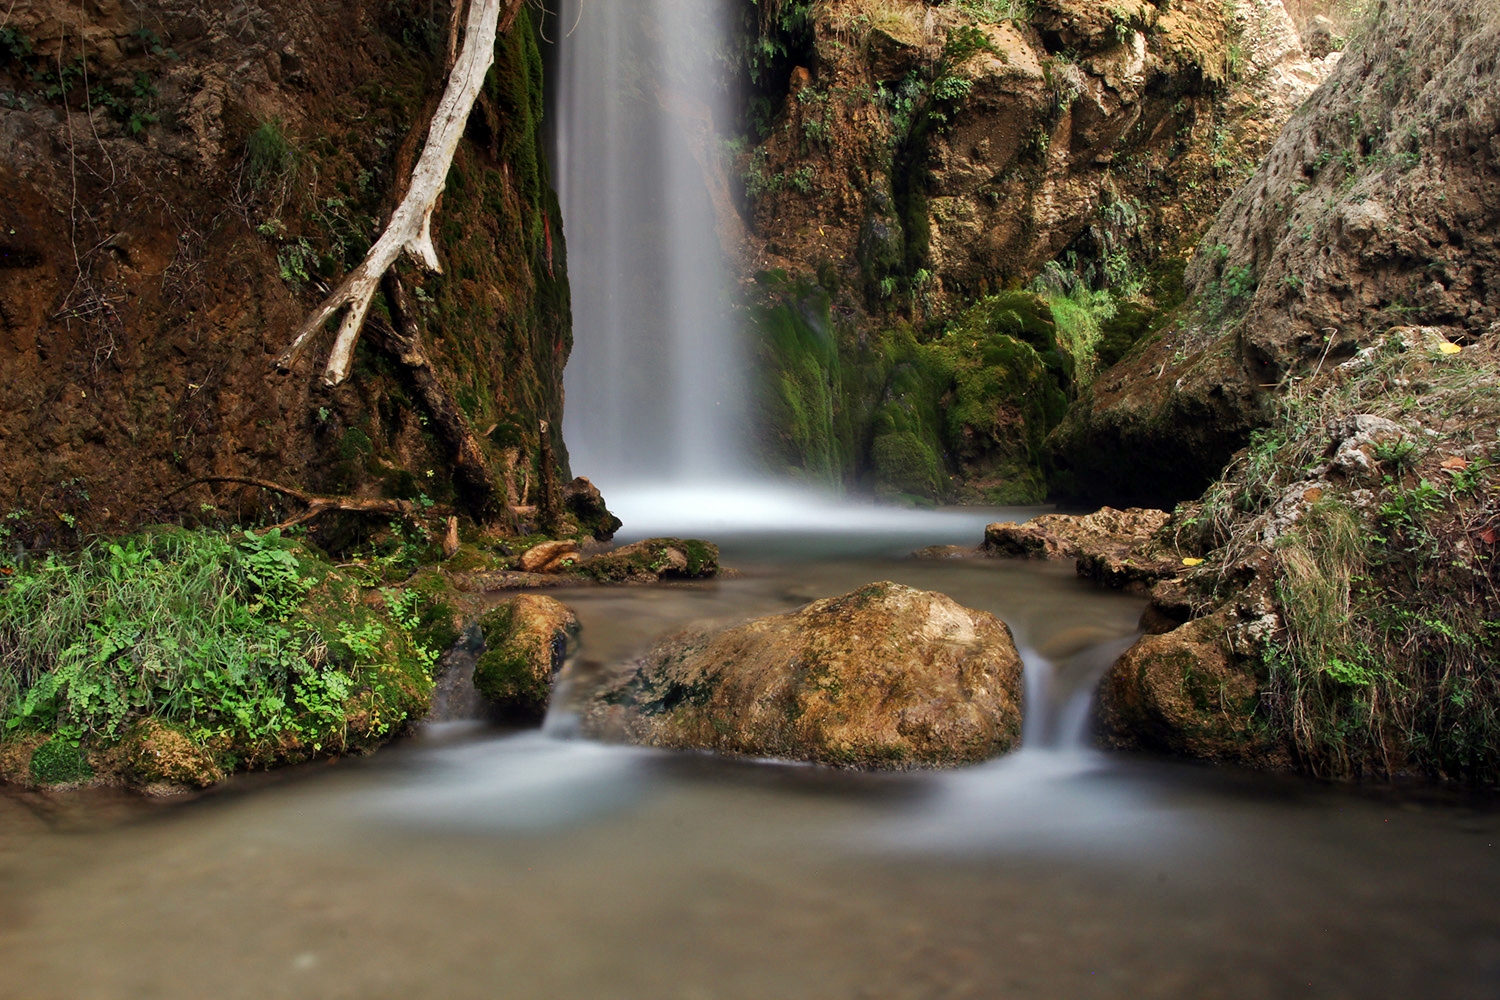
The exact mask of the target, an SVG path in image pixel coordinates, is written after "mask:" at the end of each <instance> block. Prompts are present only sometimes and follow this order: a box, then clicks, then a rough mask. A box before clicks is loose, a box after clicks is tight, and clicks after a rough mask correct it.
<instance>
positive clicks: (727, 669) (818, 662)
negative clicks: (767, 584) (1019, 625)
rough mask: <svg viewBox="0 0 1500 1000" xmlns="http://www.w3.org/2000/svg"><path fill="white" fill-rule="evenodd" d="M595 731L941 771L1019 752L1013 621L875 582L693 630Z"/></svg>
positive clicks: (638, 676) (591, 709) (613, 702)
mask: <svg viewBox="0 0 1500 1000" xmlns="http://www.w3.org/2000/svg"><path fill="white" fill-rule="evenodd" d="M583 722H584V729H585V731H586V732H587V733H589V734H590V735H592V736H595V737H598V738H603V739H609V740H616V741H624V742H631V743H638V744H644V745H648V746H657V747H667V748H672V749H704V750H713V751H715V752H718V753H725V754H737V755H745V756H752V757H780V758H786V759H794V760H810V761H818V762H820V763H826V764H834V765H839V766H844V767H864V768H891V769H900V768H912V767H940V766H949V765H957V764H968V763H973V762H977V761H982V760H985V759H987V758H990V757H994V756H996V755H998V754H1003V753H1006V752H1007V751H1010V750H1012V749H1014V748H1015V747H1016V746H1017V745H1018V744H1019V742H1020V736H1021V659H1020V656H1019V655H1018V654H1017V652H1016V647H1015V643H1014V641H1013V640H1012V638H1011V634H1010V629H1009V628H1008V627H1007V626H1006V625H1005V623H1004V622H1002V621H1000V620H999V619H998V618H996V617H994V616H993V615H990V614H987V613H985V612H981V611H972V610H970V609H968V608H965V607H962V606H960V605H959V604H957V603H955V602H954V601H953V600H952V599H950V598H948V597H945V596H944V595H942V594H934V593H928V592H925V591H920V590H914V589H912V588H910V587H903V586H900V585H898V584H894V583H872V584H869V585H868V586H865V587H862V588H860V589H859V590H857V591H855V592H854V593H851V594H846V595H844V596H842V597H834V598H828V599H826V600H821V601H815V602H813V603H812V604H809V605H807V606H806V607H804V608H801V609H800V610H797V611H793V612H790V613H787V614H782V615H774V616H771V617H768V618H760V619H756V620H754V621H750V622H746V623H744V624H741V625H736V626H733V627H730V628H722V629H718V630H696V631H695V630H689V631H685V632H681V633H679V634H677V635H674V636H671V637H668V638H666V639H664V640H663V641H661V642H660V643H659V644H658V645H657V646H656V647H655V648H653V649H652V650H651V651H650V652H648V653H647V654H646V655H645V656H643V657H641V658H640V659H638V660H636V661H634V662H633V663H630V664H628V665H627V666H626V667H624V668H622V670H621V673H620V674H619V675H618V676H617V677H615V678H614V679H612V680H611V681H609V682H607V683H606V684H605V685H604V686H603V687H602V688H601V689H600V690H599V692H598V693H597V694H596V695H595V696H594V697H593V699H592V700H591V701H590V703H589V704H588V705H587V706H585V708H584V711H583Z"/></svg>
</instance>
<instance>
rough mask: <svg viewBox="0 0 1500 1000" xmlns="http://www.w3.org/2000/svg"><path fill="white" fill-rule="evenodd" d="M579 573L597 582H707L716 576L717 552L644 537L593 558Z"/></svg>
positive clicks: (707, 546)
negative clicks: (641, 539) (703, 580)
mask: <svg viewBox="0 0 1500 1000" xmlns="http://www.w3.org/2000/svg"><path fill="white" fill-rule="evenodd" d="M582 571H583V573H584V574H585V575H587V576H589V577H591V578H592V579H594V580H597V581H599V582H601V583H654V582H656V581H658V580H700V579H707V578H709V577H713V576H717V575H718V573H719V549H718V546H715V545H710V544H709V543H708V542H700V541H697V540H696V539H690V538H689V539H682V538H648V539H645V540H644V541H640V542H633V543H631V544H630V545H626V546H623V547H621V548H618V549H615V550H614V551H613V552H606V553H604V554H602V555H597V556H595V557H593V558H592V559H590V560H588V561H587V562H585V563H584V564H583V565H582Z"/></svg>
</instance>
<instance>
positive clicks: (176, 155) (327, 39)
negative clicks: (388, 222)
mask: <svg viewBox="0 0 1500 1000" xmlns="http://www.w3.org/2000/svg"><path fill="white" fill-rule="evenodd" d="M447 22H448V16H447V11H446V10H445V9H442V7H441V5H439V6H437V7H435V6H433V5H430V4H425V3H413V2H410V0H361V2H354V3H346V2H338V3H335V2H326V0H315V2H312V3H286V2H281V0H252V2H250V3H237V4H228V3H201V2H187V0H180V2H171V0H169V2H166V3H157V4H150V5H140V4H133V3H125V2H123V0H101V2H100V3H97V4H90V5H87V6H85V7H79V6H78V5H70V4H63V3H53V2H49V0H20V2H19V3H16V4H13V5H11V6H10V7H9V9H8V10H7V12H6V14H5V16H4V21H3V26H0V189H3V190H4V191H5V192H6V196H5V198H4V200H3V202H0V371H3V373H4V375H5V377H4V379H3V380H0V412H3V413H4V414H5V419H4V420H3V421H0V483H3V490H4V496H3V497H0V507H3V508H4V510H5V511H8V512H11V513H13V514H14V515H15V517H14V518H12V522H13V525H12V526H16V525H18V526H19V527H20V528H21V534H22V535H23V536H24V537H26V538H27V539H28V542H29V543H35V544H42V545H48V544H66V543H68V542H69V541H70V540H71V539H72V538H73V537H74V535H75V533H77V532H94V531H109V532H114V531H120V530H123V529H126V528H128V527H132V526H134V525H138V524H141V523H147V522H152V521H161V520H169V519H170V520H177V519H179V518H184V517H185V518H187V519H188V520H192V518H193V517H195V516H197V515H198V514H199V513H200V511H201V510H203V509H204V508H206V507H207V506H218V507H220V508H221V509H227V510H229V511H231V512H233V513H236V514H248V513H253V512H256V511H258V510H260V509H261V508H262V507H263V505H265V504H266V503H269V502H273V498H269V497H268V496H267V495H265V494H258V493H255V492H254V491H244V490H239V489H235V488H228V489H223V490H219V491H217V492H216V493H209V492H206V491H205V490H204V489H203V488H199V489H198V490H195V491H194V492H192V493H191V494H187V495H184V496H180V497H176V498H170V499H169V498H168V494H169V493H171V491H172V490H173V489H174V488H176V487H177V486H179V485H180V484H182V483H184V482H187V481H189V480H192V479H194V478H197V477H201V476H211V475H239V476H257V477H263V478H266V479H272V480H278V481H281V482H285V483H287V484H290V485H294V486H298V487H302V488H306V489H311V490H314V491H324V492H340V493H350V494H355V495H359V496H381V495H384V496H401V497H406V498H410V499H417V498H420V497H423V496H425V497H427V498H429V499H431V500H433V501H437V502H441V501H445V500H448V499H450V498H452V496H453V484H452V482H451V478H450V476H449V473H448V459H447V455H446V452H445V448H444V446H443V444H442V442H440V441H439V440H438V439H437V438H436V437H435V436H434V434H433V432H432V430H431V428H430V427H429V426H428V423H429V422H428V420H427V419H426V415H425V414H424V412H423V409H422V406H421V404H420V403H419V402H416V401H414V399H415V396H416V394H415V393H414V392H413V391H412V387H411V386H410V385H408V384H407V383H406V381H405V379H404V375H403V373H402V371H401V369H400V367H399V366H398V365H396V364H395V363H394V362H393V361H392V359H391V358H389V357H387V356H386V355H384V354H383V353H382V352H381V351H380V350H378V349H377V347H376V346H375V343H374V341H375V338H371V337H367V338H365V340H364V341H363V342H362V344H361V347H360V352H359V355H358V358H357V364H356V371H355V375H354V377H353V379H352V380H351V381H350V382H349V383H347V384H345V385H344V386H341V387H339V388H336V389H327V388H324V387H323V386H321V385H320V384H319V382H318V379H317V373H318V366H319V365H320V364H321V360H322V359H321V356H320V354H319V352H318V351H316V350H315V351H313V352H311V356H310V358H309V359H308V360H307V361H305V362H304V363H303V367H302V368H299V370H297V371H295V372H293V373H292V374H290V375H287V376H275V375H272V374H271V372H270V363H271V361H272V359H273V358H275V357H276V356H277V355H278V354H279V353H280V352H281V351H282V350H283V349H284V348H285V347H286V345H287V342H288V340H289V337H290V334H291V332H292V331H293V330H294V329H295V328H296V326H297V325H298V324H299V322H300V321H301V319H302V318H303V316H305V314H306V313H307V312H308V311H309V309H310V308H311V306H312V305H314V304H315V303H316V302H317V301H318V300H319V299H321V297H322V295H323V294H325V293H326V291H327V289H328V288H329V286H330V285H331V284H333V283H336V281H337V279H338V278H339V277H340V276H341V275H342V274H343V273H344V271H345V270H346V269H347V268H348V267H350V266H352V265H353V264H355V263H357V262H358V261H359V260H360V259H361V257H362V256H363V254H364V252H365V250H366V249H367V248H368V246H369V244H370V243H371V241H372V240H373V238H374V236H375V235H376V234H377V233H378V231H379V228H380V226H381V225H382V223H383V220H384V218H385V216H386V215H387V214H388V213H389V212H390V210H391V209H392V208H393V207H394V206H395V203H396V197H397V196H398V194H399V192H400V190H401V189H402V186H403V184H404V179H405V176H406V175H407V173H408V172H409V170H410V167H411V164H412V162H413V161H414V159H415V157H416V155H417V153H418V152H419V151H420V144H421V140H422V138H423V136H424V135H425V131H426V128H425V122H426V119H427V116H428V115H429V114H430V113H431V110H432V108H433V106H434V104H435V102H436V99H437V96H438V94H439V93H440V91H441V87H442V82H443V76H442V74H443V72H444V58H445V55H446V46H447V33H448V23H447ZM541 88H542V68H541V60H540V57H539V54H538V48H537V44H536V40H535V39H534V37H533V34H532V31H531V29H530V27H529V24H528V22H527V21H526V15H525V14H524V13H523V15H522V21H521V23H519V24H518V25H517V27H516V29H515V30H513V31H512V32H511V33H510V34H509V35H508V36H507V37H505V38H502V39H500V41H499V43H498V45H497V50H496V66H495V68H494V69H493V70H492V72H491V76H490V78H489V81H488V83H487V85H486V89H485V95H484V98H483V99H482V101H481V104H480V108H479V110H478V111H477V112H476V114H475V115H474V117H473V119H472V120H471V122H470V126H469V130H468V135H467V137H466V139H465V141H464V143H463V144H462V146H461V148H460V150H459V153H458V157H457V159H456V161H455V166H454V169H453V172H452V174H451V176H450V177H449V179H448V187H447V192H446V193H445V195H444V196H443V199H442V202H441V205H440V208H439V211H438V214H437V217H436V219H435V223H434V232H435V235H436V238H437V242H438V246H439V252H440V256H441V258H442V261H443V265H444V269H445V273H444V274H443V275H441V276H431V277H426V278H423V279H422V280H421V281H420V283H416V290H415V294H416V299H417V301H416V311H417V312H418V313H419V314H420V315H419V320H420V322H421V323H422V324H423V326H424V327H425V331H426V339H427V344H428V350H429V353H430V354H431V355H432V360H433V364H434V367H435V368H436V369H437V371H438V372H439V375H440V377H441V378H442V379H444V380H445V382H446V384H447V386H448V388H449V390H450V392H451V393H452V394H453V396H454V398H455V399H456V400H457V402H458V403H459V405H460V407H461V408H462V410H463V411H464V413H465V414H466V416H467V417H468V420H469V422H470V424H471V426H472V427H473V428H474V430H475V433H476V434H478V435H480V436H481V437H482V439H483V448H484V449H485V450H486V452H487V454H486V459H487V461H489V462H490V464H491V466H492V468H493V471H494V473H495V475H496V477H497V479H502V480H506V481H508V482H509V483H510V484H511V485H512V486H513V487H514V488H515V489H516V491H517V492H518V493H519V492H522V491H524V490H525V488H526V486H527V484H528V482H530V481H532V480H533V479H534V466H535V462H536V455H537V453H538V450H539V449H538V435H539V422H540V421H541V420H542V419H552V420H553V422H554V426H555V425H556V424H557V423H558V421H557V419H556V418H557V417H559V416H560V410H561V402H562V388H561V386H562V382H561V375H562V369H563V365H564V364H565V362H566V360H567V357H568V352H569V350H570V346H571V332H570V319H569V307H568V287H567V271H566V255H565V250H564V241H563V232H562V225H561V220H560V218H559V216H558V212H557V205H556V200H555V198H554V197H553V194H552V191H551V189H550V186H549V181H548V175H547V166H546V160H545V156H544V154H543V143H542V141H541V138H540V125H541V115H542V93H541ZM382 308H383V307H382ZM380 313H381V308H377V316H376V317H375V319H374V320H373V322H376V323H379V322H381V321H382V320H381V316H380ZM331 336H332V335H331V333H330V334H329V335H328V338H329V339H330V340H331ZM322 347H323V348H324V349H325V350H326V347H327V343H326V342H325V343H324V344H323V345H322ZM554 450H555V451H556V452H557V453H558V455H559V456H564V462H565V455H566V453H565V451H564V450H563V448H562V444H561V440H560V439H558V440H556V441H555V442H554ZM516 499H518V500H519V499H520V497H519V496H518V497H516Z"/></svg>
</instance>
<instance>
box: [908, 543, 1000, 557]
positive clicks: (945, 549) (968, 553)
mask: <svg viewBox="0 0 1500 1000" xmlns="http://www.w3.org/2000/svg"><path fill="white" fill-rule="evenodd" d="M978 555H983V552H982V551H979V550H975V549H971V548H967V547H965V546H962V545H929V546H927V548H925V549H918V550H917V551H915V552H913V553H912V554H911V556H912V558H913V559H972V558H974V557H975V556H978Z"/></svg>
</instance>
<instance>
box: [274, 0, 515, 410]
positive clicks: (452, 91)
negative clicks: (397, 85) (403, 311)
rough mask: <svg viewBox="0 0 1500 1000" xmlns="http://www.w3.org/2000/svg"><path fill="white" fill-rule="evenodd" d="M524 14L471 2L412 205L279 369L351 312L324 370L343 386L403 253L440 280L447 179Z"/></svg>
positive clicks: (404, 207) (415, 178)
mask: <svg viewBox="0 0 1500 1000" xmlns="http://www.w3.org/2000/svg"><path fill="white" fill-rule="evenodd" d="M520 6H521V0H472V2H471V3H470V6H469V18H468V23H467V24H466V26H465V28H464V43H463V50H462V51H461V52H460V53H459V54H458V59H457V61H455V62H454V64H453V70H452V72H451V73H449V75H448V87H447V89H446V90H445V91H444V93H443V99H442V102H441V103H439V104H438V107H437V111H436V112H435V113H434V114H433V116H432V126H431V128H430V129H429V131H428V133H427V144H426V146H424V147H423V148H422V156H421V158H420V159H418V160H417V165H416V167H415V168H414V169H413V170H412V176H411V186H410V187H409V188H408V189H407V192H406V197H405V198H403V199H402V201H401V204H400V206H399V207H397V209H396V211H395V213H394V214H392V215H391V221H390V223H389V224H388V225H387V226H386V228H385V232H384V233H382V234H381V236H380V239H379V240H377V241H376V243H375V245H374V246H373V247H371V248H370V252H369V254H368V255H367V256H366V257H365V259H364V261H363V263H361V264H360V265H359V266H358V267H357V268H355V269H354V270H353V271H351V272H349V275H348V276H347V277H346V278H344V280H343V282H342V283H341V284H340V285H339V286H338V288H336V289H334V291H333V293H332V294H331V295H329V296H328V298H326V299H324V300H323V304H322V305H320V306H319V307H318V308H317V309H316V310H314V311H313V313H312V315H310V316H309V317H308V318H307V320H306V321H305V322H304V323H303V324H302V326H301V327H300V328H299V329H298V330H297V333H296V335H295V336H294V337H293V339H292V346H290V347H288V348H287V350H286V352H285V353H284V354H282V355H281V357H279V358H277V359H276V362H275V367H276V368H277V369H279V370H281V371H288V370H290V369H291V367H292V366H293V365H294V364H296V362H297V359H298V358H300V357H301V356H302V354H303V353H304V352H305V351H306V350H307V347H308V345H309V343H311V341H312V339H313V338H314V337H315V336H317V334H318V332H319V331H320V330H321V329H322V328H323V324H324V323H326V322H327V321H328V319H329V318H330V317H332V316H333V315H334V314H335V313H337V312H338V311H339V310H340V309H346V308H347V312H345V313H344V319H343V322H342V323H341V324H340V325H339V333H338V338H337V339H336V340H335V341H334V343H333V349H332V350H331V351H330V352H329V355H328V365H327V367H326V368H325V369H324V370H323V381H324V383H325V384H327V385H338V384H339V383H341V382H343V381H344V380H345V379H347V378H348V377H349V367H350V365H351V364H352V363H353V359H354V346H355V344H357V343H358V342H359V334H360V330H361V329H363V328H364V323H365V316H366V315H367V314H368V313H369V311H370V303H371V301H372V300H373V299H374V297H375V292H376V290H377V289H379V287H380V280H381V278H382V277H383V276H384V275H385V273H386V271H388V270H389V269H390V267H391V265H392V264H394V263H396V260H397V258H399V257H400V256H401V254H402V253H403V252H405V253H407V254H410V255H411V257H412V258H413V259H415V260H416V261H417V263H418V264H420V265H421V266H422V267H424V268H426V269H427V270H428V271H430V272H434V273H439V274H441V273H442V270H443V268H442V265H441V264H440V263H439V262H438V257H437V250H436V248H435V247H434V246H433V244H432V213H433V210H434V209H435V208H436V207H437V200H438V197H439V196H440V195H441V194H442V193H443V187H444V185H445V184H446V183H447V179H448V171H449V169H450V168H451V167H452V165H453V156H454V153H455V152H457V150H458V142H459V140H460V139H461V138H462V137H463V133H464V128H465V126H466V125H467V123H468V120H469V112H470V111H471V110H472V109H473V107H474V103H475V101H476V100H477V99H478V98H479V92H480V90H481V89H483V87H484V80H485V76H486V75H487V74H488V73H489V71H490V66H491V65H493V64H494V61H495V39H496V37H497V36H498V34H499V33H500V31H501V30H509V28H510V25H511V23H513V22H514V20H515V17H516V14H517V13H518V12H519V10H520ZM502 8H505V9H506V18H505V22H506V23H505V25H504V27H503V29H502V27H501V25H500V16H501V9H502Z"/></svg>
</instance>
